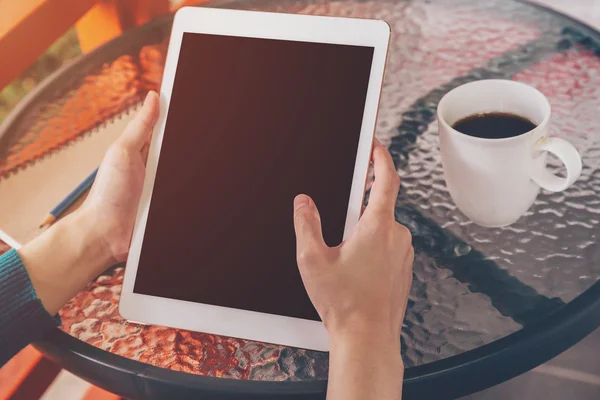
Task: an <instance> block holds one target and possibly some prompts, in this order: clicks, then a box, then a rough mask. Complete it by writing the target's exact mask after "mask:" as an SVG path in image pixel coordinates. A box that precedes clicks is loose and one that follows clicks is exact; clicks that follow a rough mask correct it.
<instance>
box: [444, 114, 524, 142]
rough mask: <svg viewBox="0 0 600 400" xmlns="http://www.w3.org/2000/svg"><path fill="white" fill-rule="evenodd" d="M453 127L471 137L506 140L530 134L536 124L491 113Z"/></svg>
mask: <svg viewBox="0 0 600 400" xmlns="http://www.w3.org/2000/svg"><path fill="white" fill-rule="evenodd" d="M452 127H453V128H454V129H456V130H457V131H459V132H462V133H464V134H465V135H469V136H475V137H479V138H484V139H505V138H510V137H514V136H519V135H522V134H524V133H526V132H529V131H530V130H532V129H534V128H535V127H536V124H534V123H533V122H531V121H530V120H528V119H527V118H525V117H521V116H520V115H516V114H511V113H503V112H490V113H481V114H475V115H470V116H468V117H465V118H462V119H460V120H458V121H457V122H456V123H455V124H454V125H453V126H452Z"/></svg>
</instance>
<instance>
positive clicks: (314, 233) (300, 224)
mask: <svg viewBox="0 0 600 400" xmlns="http://www.w3.org/2000/svg"><path fill="white" fill-rule="evenodd" d="M294 230H295V231H296V249H297V255H298V259H301V258H305V257H307V256H309V255H314V254H319V253H321V252H322V251H323V250H325V249H326V248H327V245H326V244H325V241H324V240H323V232H322V230H321V217H320V216H319V211H318V210H317V207H316V206H315V203H314V202H313V201H312V199H311V198H310V197H308V196H307V195H305V194H301V195H298V196H296V198H295V199H294Z"/></svg>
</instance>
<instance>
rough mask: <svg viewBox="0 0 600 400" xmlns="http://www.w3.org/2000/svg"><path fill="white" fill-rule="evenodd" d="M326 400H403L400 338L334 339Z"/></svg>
mask: <svg viewBox="0 0 600 400" xmlns="http://www.w3.org/2000/svg"><path fill="white" fill-rule="evenodd" d="M330 346H331V352H330V358H329V383H328V388H327V400H354V399H356V400H363V399H372V400H400V399H401V397H402V380H403V376H404V365H403V363H402V357H401V356H400V337H399V336H396V337H391V336H390V335H382V331H381V330H379V331H377V330H373V331H372V334H371V333H369V332H364V333H354V332H353V333H347V334H333V335H331V342H330Z"/></svg>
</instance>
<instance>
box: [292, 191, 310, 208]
mask: <svg viewBox="0 0 600 400" xmlns="http://www.w3.org/2000/svg"><path fill="white" fill-rule="evenodd" d="M309 204H310V199H309V198H308V196H307V195H305V194H299V195H298V196H296V198H295V199H294V210H297V209H299V208H300V207H304V206H307V205H309Z"/></svg>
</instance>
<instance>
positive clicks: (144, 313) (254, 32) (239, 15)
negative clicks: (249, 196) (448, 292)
mask: <svg viewBox="0 0 600 400" xmlns="http://www.w3.org/2000/svg"><path fill="white" fill-rule="evenodd" d="M187 32H190V33H206V34H215V35H227V36H241V37H256V38H268V39H281V40H290V41H303V42H317V43H332V44H347V45H358V46H370V47H373V48H374V53H373V61H372V66H371V76H370V78H369V86H368V91H367V97H366V103H365V110H364V115H363V121H362V127H361V133H360V139H359V144H358V151H357V156H356V164H355V168H354V175H353V180H352V188H351V191H350V200H349V204H348V214H347V218H346V226H345V229H344V237H347V236H348V235H349V233H350V232H351V230H352V228H353V227H354V226H355V225H356V223H357V222H358V218H359V216H360V212H361V207H362V202H363V195H364V190H365V182H366V177H367V171H368V165H369V158H370V154H371V146H372V142H373V135H374V131H375V122H376V119H377V108H378V104H379V97H380V93H381V87H382V83H383V82H382V81H383V75H384V70H385V61H386V56H387V51H388V43H389V38H390V28H389V25H388V24H387V23H385V22H384V21H379V20H367V19H355V18H335V17H321V16H307V15H296V14H276V13H265V12H255V11H237V10H225V9H210V8H200V7H198V8H196V7H185V8H182V9H181V10H179V11H178V12H177V14H176V15H175V19H174V23H173V30H172V33H171V38H170V42H169V50H168V53H167V58H166V64H165V70H164V75H163V80H162V86H161V89H160V117H159V119H158V122H157V124H156V127H155V129H154V134H153V138H152V142H151V144H150V151H149V155H148V162H147V167H146V177H145V179H144V188H143V191H142V197H141V201H140V206H139V210H138V214H137V219H136V225H135V228H134V231H133V237H132V241H131V247H130V251H129V258H128V260H127V265H126V270H125V278H124V281H123V290H122V293H121V300H120V304H119V312H120V314H121V315H122V316H123V318H125V319H128V320H131V321H136V322H140V323H148V324H156V325H165V326H171V327H175V328H181V329H188V330H193V331H200V332H207V333H213V334H219V335H225V336H231V337H238V338H244V339H251V340H258V341H263V342H268V343H275V344H281V345H287V346H293V347H300V348H307V349H314V350H322V351H326V350H328V343H327V334H326V331H325V328H324V326H323V323H321V322H316V321H311V320H305V319H300V318H292V317H285V316H279V315H273V314H265V313H260V312H254V311H246V310H241V309H234V308H228V307H221V306H214V305H209V304H201V303H194V302H189V301H182V300H175V299H167V298H161V297H156V296H149V295H143V294H138V293H134V292H133V287H134V283H135V277H136V273H137V267H138V263H139V259H140V252H141V246H142V242H143V238H144V232H145V228H146V222H147V218H148V210H149V207H150V200H151V197H152V189H153V186H154V179H155V176H156V171H157V165H158V160H159V154H160V149H161V144H162V139H163V133H164V129H165V122H166V116H167V110H168V109H169V102H170V98H171V91H172V89H173V82H174V79H175V72H176V68H177V62H178V59H179V51H180V47H181V41H182V37H183V34H184V33H187ZM290 218H291V215H290ZM165 251H168V249H165Z"/></svg>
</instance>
